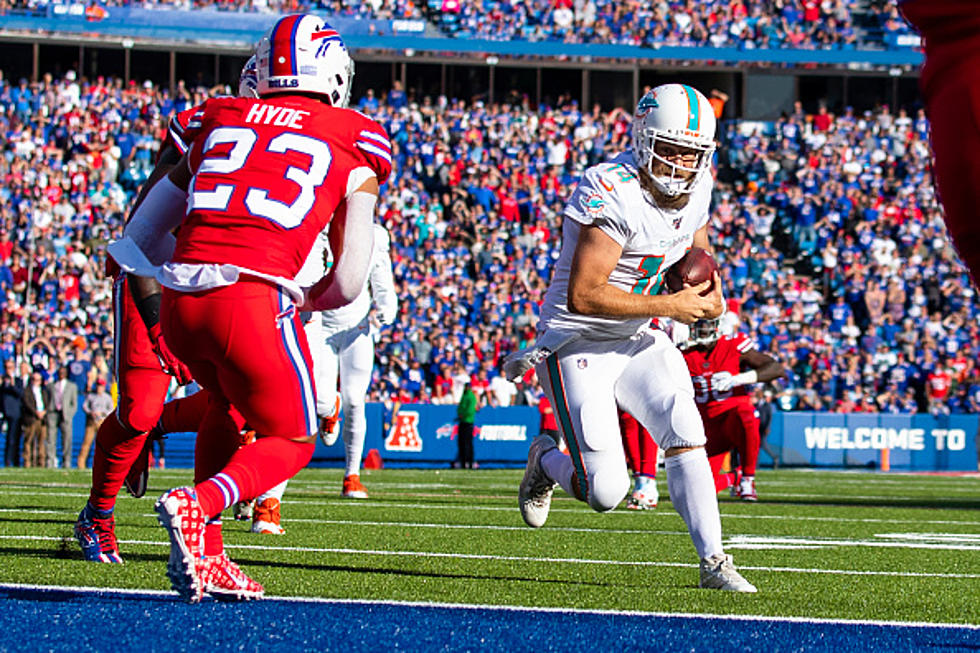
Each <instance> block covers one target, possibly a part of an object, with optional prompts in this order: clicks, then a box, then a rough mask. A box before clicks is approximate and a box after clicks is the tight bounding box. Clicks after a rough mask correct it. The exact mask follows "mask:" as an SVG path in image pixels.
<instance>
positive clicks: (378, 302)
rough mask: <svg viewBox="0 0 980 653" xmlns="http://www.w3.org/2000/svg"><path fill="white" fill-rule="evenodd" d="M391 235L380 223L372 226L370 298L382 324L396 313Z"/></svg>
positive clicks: (390, 320)
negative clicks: (390, 245)
mask: <svg viewBox="0 0 980 653" xmlns="http://www.w3.org/2000/svg"><path fill="white" fill-rule="evenodd" d="M390 242H391V237H390V236H389V235H388V232H387V230H386V229H385V228H384V227H381V226H380V225H375V228H374V260H373V261H372V263H371V277H370V279H369V280H368V283H370V284H371V299H372V300H373V301H374V306H375V307H376V308H377V309H378V312H379V313H380V314H381V323H382V324H391V323H392V322H394V321H395V317H396V316H397V315H398V294H397V293H396V292H395V275H394V274H393V273H392V270H391V255H390V247H389V244H390Z"/></svg>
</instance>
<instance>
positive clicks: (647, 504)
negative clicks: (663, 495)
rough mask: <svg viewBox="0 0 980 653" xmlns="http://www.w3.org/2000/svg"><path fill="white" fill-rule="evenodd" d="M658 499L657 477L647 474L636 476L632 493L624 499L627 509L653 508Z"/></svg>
mask: <svg viewBox="0 0 980 653" xmlns="http://www.w3.org/2000/svg"><path fill="white" fill-rule="evenodd" d="M658 501H660V492H658V491H657V479H655V478H650V477H649V476H637V477H636V484H635V485H634V486H633V493H632V494H630V496H629V499H627V500H626V508H627V510H653V509H654V508H656V507H657V502H658Z"/></svg>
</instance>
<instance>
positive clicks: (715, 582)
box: [700, 553, 758, 592]
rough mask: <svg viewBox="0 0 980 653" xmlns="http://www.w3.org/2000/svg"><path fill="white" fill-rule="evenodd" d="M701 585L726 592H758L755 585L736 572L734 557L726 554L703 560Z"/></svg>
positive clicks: (717, 554) (718, 554)
mask: <svg viewBox="0 0 980 653" xmlns="http://www.w3.org/2000/svg"><path fill="white" fill-rule="evenodd" d="M700 567H701V583H700V586H701V587H703V588H705V589H712V590H726V591H728V592H757V591H758V590H757V589H756V588H755V585H753V584H752V583H750V582H749V581H747V580H745V579H744V578H742V575H741V574H740V573H738V572H737V571H735V565H733V564H732V557H731V556H730V555H727V554H724V553H716V554H715V555H713V556H710V557H708V558H701V565H700Z"/></svg>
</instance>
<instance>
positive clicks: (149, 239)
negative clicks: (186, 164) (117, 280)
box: [109, 177, 187, 276]
mask: <svg viewBox="0 0 980 653" xmlns="http://www.w3.org/2000/svg"><path fill="white" fill-rule="evenodd" d="M186 209H187V193H185V192H184V191H182V190H180V189H179V188H177V186H175V185H174V183H173V182H172V181H170V178H169V177H163V178H162V179H160V181H159V182H157V183H156V184H154V185H153V188H151V189H150V192H149V193H147V195H146V199H145V200H144V201H143V202H142V203H141V204H140V205H139V208H138V209H136V213H135V214H134V215H133V219H132V220H130V221H129V224H127V225H126V229H125V231H123V238H122V239H121V240H118V241H116V242H114V243H112V244H111V245H109V253H110V254H111V255H112V258H114V259H115V260H116V262H117V263H119V266H120V267H121V268H122V269H123V270H125V271H126V272H130V273H133V274H138V275H140V276H154V274H155V271H156V270H155V268H156V267H158V266H160V265H162V264H163V263H166V262H167V261H168V260H170V257H171V256H173V252H174V247H175V246H176V242H177V241H176V239H175V238H174V236H173V234H172V233H171V232H172V231H173V230H174V229H175V228H176V227H177V226H178V225H180V223H181V222H183V220H184V213H185V211H186Z"/></svg>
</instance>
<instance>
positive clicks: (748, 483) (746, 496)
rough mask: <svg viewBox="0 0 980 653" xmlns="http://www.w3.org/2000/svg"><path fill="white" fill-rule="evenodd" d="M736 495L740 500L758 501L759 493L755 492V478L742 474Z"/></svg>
mask: <svg viewBox="0 0 980 653" xmlns="http://www.w3.org/2000/svg"><path fill="white" fill-rule="evenodd" d="M738 497H739V498H740V499H741V500H742V501H758V500H759V495H758V494H756V492H755V478H753V477H751V476H743V477H742V480H741V481H740V482H739V484H738Z"/></svg>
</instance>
